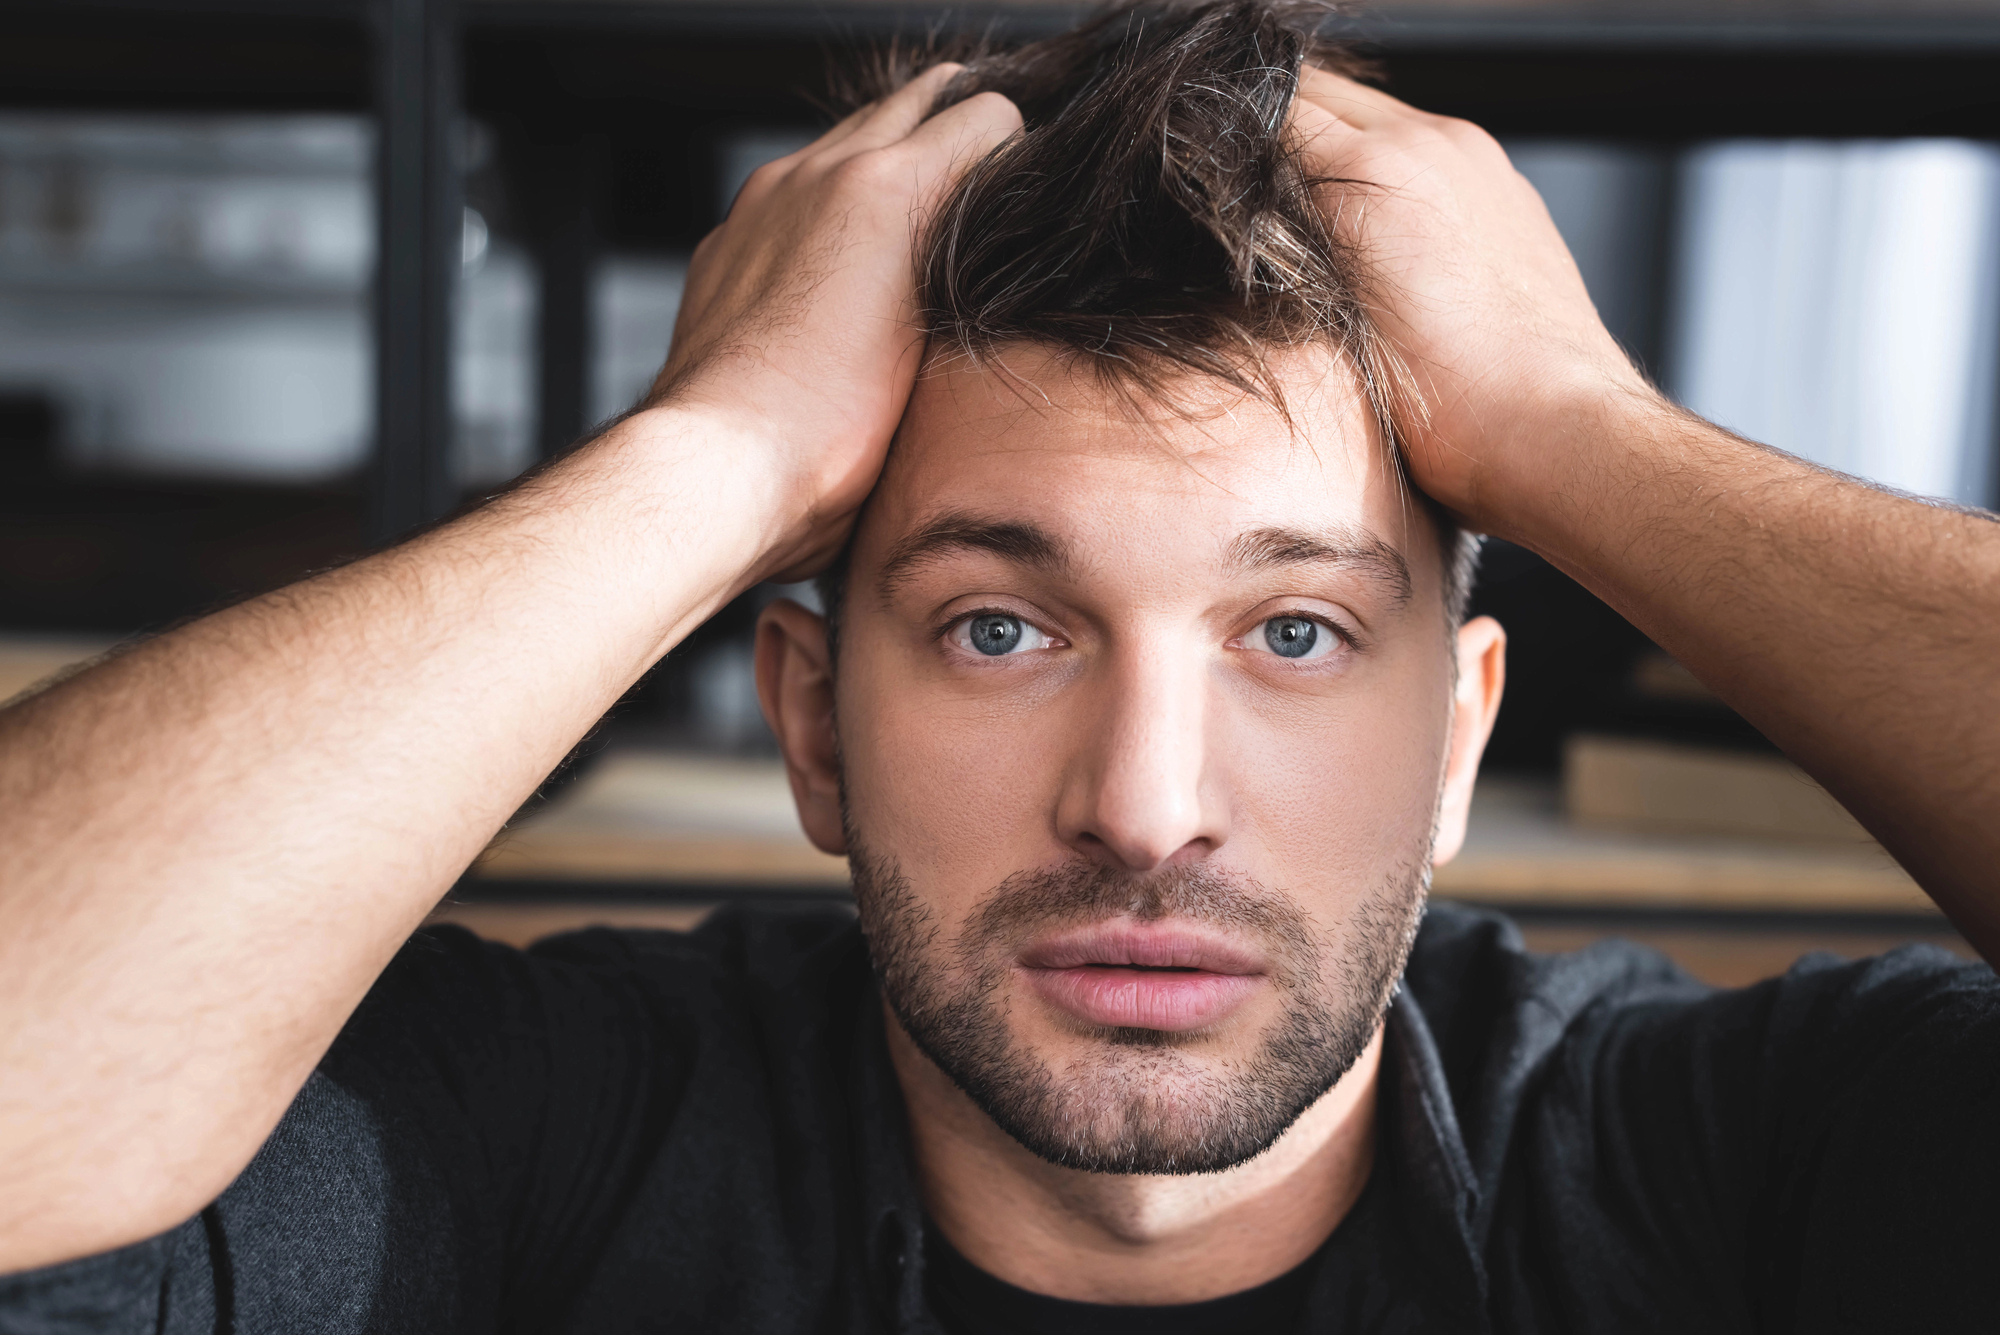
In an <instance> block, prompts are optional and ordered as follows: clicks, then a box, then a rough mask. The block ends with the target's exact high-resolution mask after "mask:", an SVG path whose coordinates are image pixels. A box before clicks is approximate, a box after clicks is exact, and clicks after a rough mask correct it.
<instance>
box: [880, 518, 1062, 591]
mask: <svg viewBox="0 0 2000 1335" xmlns="http://www.w3.org/2000/svg"><path fill="white" fill-rule="evenodd" d="M964 551H972V552H990V553H992V554H993V555H995V556H998V557H1001V558H1003V559H1005V560H1008V561H1012V562H1014V563H1015V564H1016V565H1023V566H1029V567H1032V568H1034V569H1037V570H1042V571H1045V572H1047V573H1050V574H1056V575H1066V574H1068V573H1070V569H1071V565H1070V559H1069V549H1068V548H1067V547H1066V546H1065V545H1064V544H1063V543H1062V542H1061V541H1060V540H1059V539H1057V538H1055V537H1054V536H1052V535H1051V534H1049V533H1048V532H1047V531H1046V530H1043V529H1040V528H1037V527H1036V526H1035V525H1033V524H1029V523H1024V522H1021V521H1019V520H997V519H989V518H986V517H984V516H981V515H976V514H972V513H970V512H968V511H964V510H954V511H951V512H950V513H948V514H943V515H939V516H938V517H937V518H936V519H933V520H931V521H930V523H928V524H925V525H924V526H923V527H922V528H920V529H918V530H917V531H916V532H914V533H912V534H910V535H909V536H907V537H905V538H903V539H901V540H900V541H898V542H897V543H896V545H895V546H894V547H893V548H891V549H890V551H889V558H888V560H886V561H884V562H883V563H882V573H881V574H880V575H878V576H876V587H877V588H878V589H880V590H881V592H882V595H883V596H884V597H887V596H888V595H889V594H891V593H894V592H895V590H896V586H897V585H899V584H901V583H902V582H903V581H904V580H906V579H908V578H909V577H910V576H912V575H914V574H915V573H916V572H917V571H918V570H919V569H921V568H922V567H923V566H925V565H926V564H928V563H930V562H932V561H935V560H938V559H940V558H942V557H944V556H947V555H949V554H951V553H953V552H964Z"/></svg>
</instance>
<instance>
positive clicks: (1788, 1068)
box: [1494, 947, 2000, 1331]
mask: <svg viewBox="0 0 2000 1335" xmlns="http://www.w3.org/2000/svg"><path fill="white" fill-rule="evenodd" d="M1516 1150H1517V1152H1516V1153H1514V1154H1512V1155H1510V1156H1509V1163H1508V1166H1507V1181H1506V1182H1505V1184H1504V1186H1503V1191H1502V1197H1503V1200H1504V1201H1505V1202H1506V1206H1505V1213H1506V1214H1507V1215H1508V1216H1509V1217H1508V1218H1505V1219H1503V1220H1501V1221H1498V1223H1497V1225H1496V1230H1495V1234H1494V1238H1495V1247H1496V1250H1497V1251H1498V1252H1499V1253H1500V1257H1499V1265H1498V1266H1497V1267H1496V1269H1497V1272H1498V1273H1497V1274H1496V1279H1497V1280H1498V1281H1499V1282H1501V1283H1502V1284H1503V1285H1505V1286H1506V1287H1507V1288H1509V1289H1510V1290H1511V1291H1512V1294H1513V1296H1514V1297H1515V1298H1516V1299H1518V1300H1519V1301H1518V1304H1515V1303H1507V1304H1503V1306H1505V1307H1511V1308H1512V1310H1513V1312H1514V1314H1515V1316H1516V1317H1517V1318H1518V1319H1519V1324H1521V1325H1526V1326H1534V1327H1537V1328H1541V1329H1562V1330H1567V1329H1584V1328H1589V1327H1591V1326H1593V1325H1595V1324H1598V1323H1599V1322H1601V1321H1602V1319H1603V1318H1604V1317H1605V1316H1606V1315H1607V1314H1616V1315H1617V1325H1618V1328H1620V1329H1626V1330H1673V1329H1679V1330H1690V1329H1701V1330H1710V1331H1726V1330H1770V1331H1793V1330H1799V1331H1804V1330H1812V1331H1837V1330H1870V1331H1882V1330H1926V1331H1957V1330H1968V1331H1970V1330H1981V1331H1984V1330H1990V1329H1992V1322H1993V1313H1994V1312H1995V1311H1996V1310H2000V1267H1996V1266H1994V1265H1993V1263H1992V1260H1993V1257H1994V1256H1995V1255H1996V1254H2000V1225H1996V1213H1995V1212H1996V1206H2000V986H1996V983H1995V980H1994V975H1993V972H1992V971H1991V970H1990V969H1988V968H1986V967H1985V966H1983V965H1966V964H1963V963H1962V962H1959V961H1957V960H1955V959H1952V958H1951V957H1949V956H1947V955H1945V954H1944V953H1943V952H1941V951H1936V950H1933V949H1929V948H1918V947H1912V948H1907V949H1904V950H1899V951H1896V952H1893V953H1891V954H1889V955H1885V956H1882V957H1880V958H1877V959H1871V960H1864V961H1860V962H1857V963H1851V964H1850V963H1841V962H1839V961H1837V960H1834V959H1832V958H1831V957H1825V956H1820V957H1810V958H1808V959H1807V960H1805V961H1802V962H1801V963H1800V964H1799V965H1797V966H1796V967H1794V968H1793V969H1792V970H1791V971H1790V972H1789V973H1787V974H1786V975H1785V976H1784V977H1782V978H1778V979H1773V980H1771V981H1769V982H1766V983H1762V984H1759V985H1757V986H1754V987H1750V988H1746V989H1742V990H1740V991H1730V992H1719V993H1715V994H1713V995H1710V996H1708V997H1705V998H1703V999H1700V1000H1697V1001H1693V1002H1688V1001H1686V1000H1685V999H1682V998H1678V997H1676V998H1672V999H1667V998H1662V999H1660V1000H1658V1001H1657V1002H1650V1003H1649V1002H1645V1001H1639V1002H1636V1003H1634V1002H1631V1001H1629V1000H1628V1001H1625V1002H1622V1003H1621V1002H1620V1001H1618V1000H1617V999H1615V998H1606V999H1605V1000H1604V1001H1603V1002H1601V1003H1600V1004H1597V1005H1595V1006H1593V1007H1590V1008H1586V1010H1585V1011H1584V1012H1583V1013H1581V1014H1580V1015H1578V1016H1577V1017H1576V1018H1575V1020H1574V1022H1573V1023H1572V1024H1571V1025H1570V1027H1569V1030H1568V1033H1567V1036H1566V1038H1565V1041H1564V1042H1562V1043H1561V1044H1560V1045H1558V1046H1557V1047H1556V1048H1555V1049H1554V1052H1553V1055H1552V1059H1551V1061H1550V1062H1549V1063H1548V1065H1547V1067H1546V1068H1545V1069H1544V1070H1543V1071H1542V1072H1541V1073H1540V1075H1539V1076H1538V1078H1537V1082H1536V1086H1535V1088H1534V1089H1533V1090H1532V1091H1531V1092H1530V1094H1529V1096H1528V1098H1527V1100H1526V1102H1525V1104H1524V1109H1523V1118H1522V1122H1521V1126H1520V1139H1519V1141H1518V1143H1517V1146H1516Z"/></svg>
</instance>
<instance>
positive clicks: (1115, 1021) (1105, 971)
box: [1019, 922, 1267, 1033]
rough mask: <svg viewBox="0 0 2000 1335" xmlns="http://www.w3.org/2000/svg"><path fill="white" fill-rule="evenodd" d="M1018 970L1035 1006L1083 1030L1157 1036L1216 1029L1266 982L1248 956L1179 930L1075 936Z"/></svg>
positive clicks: (1104, 926) (1190, 929) (1163, 926)
mask: <svg viewBox="0 0 2000 1335" xmlns="http://www.w3.org/2000/svg"><path fill="white" fill-rule="evenodd" d="M1019 964H1020V967H1021V969H1022V971H1023V973H1025V974H1026V976H1027V979H1028V982H1029V984H1030V985H1031V986H1033V987H1034V989H1035V991H1036V992H1037V993H1038V994H1039V995H1040V996H1041V997H1042V999H1043V1000H1045V1001H1047V1002H1048V1003H1049V1004H1051V1005H1053V1006H1054V1007H1056V1009H1058V1010H1060V1011H1063V1012H1064V1013H1066V1014H1068V1015H1070V1016H1073V1017H1074V1018H1076V1019H1078V1020H1082V1021H1083V1022H1084V1023H1086V1024H1091V1025H1100V1026H1105V1027H1110V1028H1119V1029H1154V1030H1159V1031H1161V1032H1164V1033H1187V1032H1189V1031H1191V1030H1196V1029H1206V1028H1208V1027H1210V1026H1211V1025H1215V1024H1218V1023H1220V1022H1221V1021H1222V1020H1224V1019H1226V1018H1227V1017H1228V1016H1229V1015H1230V1014H1231V1013H1232V1012H1234V1011H1235V1010H1237V1009H1238V1008H1239V1007H1241V1006H1242V1005H1243V1004H1244V1003H1245V1002H1247V1001H1248V1000H1249V999H1250V997H1251V996H1252V995H1254V994H1255V993H1256V991H1257V990H1258V989H1259V988H1260V987H1263V986H1264V985H1265V983H1266V981H1267V980H1266V977H1265V971H1264V961H1263V959H1262V958H1261V957H1260V956H1259V955H1258V954H1257V953H1256V952H1254V951H1251V950H1248V949H1246V948H1245V947H1243V946H1241V945H1239V944H1237V943H1235V942H1232V941H1230V940H1227V939H1226V938H1223V937H1220V936H1217V935H1215V934H1213V933H1211V932H1208V931H1205V930H1203V929H1201V928H1197V927H1194V926H1192V925H1190V924H1185V923H1135V922H1112V923H1096V924H1092V925H1090V926H1087V927H1081V928H1075V929H1072V930H1069V931H1066V932H1061V933H1057V934H1056V935H1053V936H1049V937H1044V938H1041V939H1039V940H1037V941H1035V942H1034V943H1033V944H1032V945H1030V946H1029V948H1028V949H1027V950H1026V951H1024V952H1022V954H1021V957H1020V960H1019Z"/></svg>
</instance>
